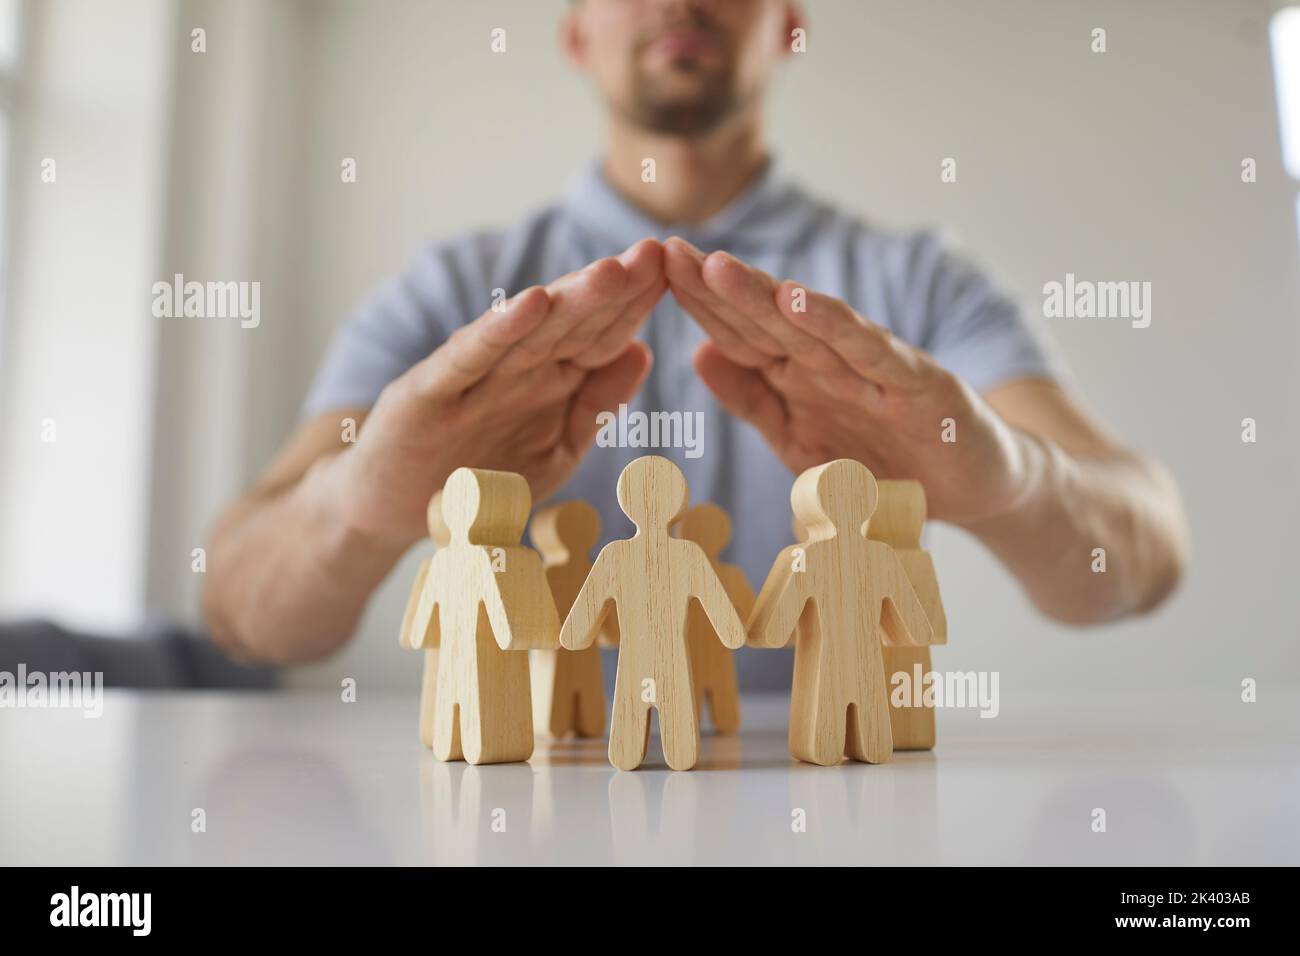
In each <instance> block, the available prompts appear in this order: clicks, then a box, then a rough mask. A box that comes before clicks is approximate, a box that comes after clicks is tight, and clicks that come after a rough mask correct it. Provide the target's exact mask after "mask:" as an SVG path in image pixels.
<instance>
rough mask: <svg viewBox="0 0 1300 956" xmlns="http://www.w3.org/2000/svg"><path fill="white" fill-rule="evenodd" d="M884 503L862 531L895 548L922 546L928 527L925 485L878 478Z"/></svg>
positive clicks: (906, 548)
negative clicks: (923, 531) (922, 531)
mask: <svg viewBox="0 0 1300 956" xmlns="http://www.w3.org/2000/svg"><path fill="white" fill-rule="evenodd" d="M877 486H878V488H879V493H880V507H878V508H877V509H876V513H875V514H874V515H872V516H871V520H870V521H868V522H867V523H866V524H864V525H863V526H862V533H863V534H869V535H870V536H871V537H872V538H873V539H874V540H876V541H883V542H884V543H885V544H887V545H889V546H890V547H891V548H896V549H901V550H914V549H917V548H920V547H921V529H922V528H924V527H925V488H924V487H922V485H921V483H920V482H919V481H891V480H888V479H884V480H881V481H879V482H877Z"/></svg>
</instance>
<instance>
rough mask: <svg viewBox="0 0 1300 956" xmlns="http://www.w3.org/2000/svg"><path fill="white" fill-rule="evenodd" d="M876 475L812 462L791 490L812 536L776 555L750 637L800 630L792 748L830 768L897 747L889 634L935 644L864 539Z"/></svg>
mask: <svg viewBox="0 0 1300 956" xmlns="http://www.w3.org/2000/svg"><path fill="white" fill-rule="evenodd" d="M876 494H877V491H876V479H875V478H874V477H873V476H872V474H871V472H870V471H869V470H868V469H867V467H866V466H865V465H863V464H862V463H861V462H857V461H853V460H851V459H847V458H841V459H839V460H837V461H832V462H828V463H827V464H824V465H818V466H817V467H815V468H810V469H808V470H807V471H805V472H804V473H803V474H802V475H800V476H799V477H798V478H797V479H796V480H795V483H794V487H793V488H792V489H791V491H790V503H791V504H792V505H793V507H794V513H795V517H797V518H798V519H799V521H800V522H801V523H802V524H803V526H804V527H805V528H806V529H807V531H808V538H807V540H806V541H804V542H802V543H800V544H793V545H790V546H789V547H788V548H786V549H785V550H783V551H782V552H781V553H780V554H779V555H777V558H776V562H775V563H774V564H773V565H772V570H771V572H770V573H769V574H768V577H767V581H766V582H765V583H764V585H763V587H762V590H760V591H759V594H758V600H757V602H756V603H755V606H754V613H753V615H752V616H751V618H750V622H749V642H750V643H751V644H753V645H755V646H758V647H781V646H783V645H784V644H785V643H786V642H787V641H788V640H789V638H790V635H791V634H792V633H794V632H795V630H796V628H798V634H797V640H796V644H795V658H794V686H793V687H792V689H791V695H790V752H791V754H793V755H794V756H795V757H796V758H797V759H799V760H804V761H807V762H809V763H815V764H821V765H823V766H830V765H832V764H836V763H839V762H840V760H841V759H842V758H843V757H844V756H846V755H847V756H848V757H850V758H852V759H854V760H860V761H863V762H866V763H884V762H885V761H887V760H888V759H889V757H890V755H891V753H892V752H893V744H892V735H891V732H890V724H889V698H888V691H887V688H886V685H885V673H884V662H883V659H882V655H881V642H882V639H889V640H900V641H905V642H907V643H909V644H929V643H930V641H931V640H932V639H933V632H932V630H931V628H930V622H929V621H928V620H927V619H926V616H925V611H924V609H923V608H922V607H921V602H920V600H919V599H918V598H917V596H916V592H915V591H914V590H913V589H912V585H911V584H910V583H908V580H907V575H906V572H905V571H904V570H903V566H902V563H901V562H900V561H899V560H898V557H897V556H896V555H895V554H894V552H893V549H892V548H890V547H889V545H887V544H882V543H881V542H879V541H871V540H868V539H867V538H866V537H864V536H863V533H862V529H863V527H864V525H865V524H866V522H867V521H868V519H870V517H871V515H872V513H873V512H874V511H875V510H876Z"/></svg>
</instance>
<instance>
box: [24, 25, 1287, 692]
mask: <svg viewBox="0 0 1300 956" xmlns="http://www.w3.org/2000/svg"><path fill="white" fill-rule="evenodd" d="M563 6H564V2H563V0H547V2H537V0H518V2H504V0H500V2H490V3H486V2H484V3H474V4H468V3H450V2H437V3H430V2H416V0H378V2H376V0H368V2H365V3H361V2H345V0H322V2H306V0H304V2H291V0H278V2H273V3H265V2H263V3H258V4H249V3H246V2H243V0H241V2H238V3H234V4H225V3H223V4H215V3H211V2H201V3H200V2H194V3H185V4H182V5H181V6H180V13H179V19H180V20H181V21H184V20H185V19H186V18H187V17H188V18H193V17H199V18H204V17H227V18H229V19H223V20H222V22H223V23H227V24H230V26H229V29H228V31H225V32H224V33H223V34H222V35H223V36H224V39H221V37H218V36H217V34H218V33H222V31H214V34H213V37H212V38H210V52H209V53H208V54H207V59H206V60H204V61H202V62H198V61H194V60H192V59H189V60H187V59H184V58H182V60H181V62H180V64H179V66H178V74H177V76H178V79H177V87H176V95H177V97H178V103H177V117H178V120H177V122H178V125H177V129H178V133H177V143H176V145H174V147H173V150H174V152H173V156H174V158H175V167H174V169H173V171H172V188H171V191H170V196H171V197H172V198H171V202H170V208H171V215H170V217H169V220H168V221H169V227H168V235H169V236H170V237H172V239H174V241H172V242H169V243H168V250H167V255H168V269H170V268H171V267H172V266H177V265H179V266H184V267H185V268H186V269H187V270H188V269H190V268H193V269H195V270H206V271H209V272H212V271H216V272H222V273H227V272H233V273H235V274H234V275H232V276H230V277H233V278H242V277H245V276H247V277H251V278H259V279H261V281H262V283H263V321H262V327H261V328H259V329H257V330H248V331H242V332H241V331H240V330H238V329H229V328H223V329H221V330H218V331H213V330H207V331H206V332H199V331H196V330H193V329H189V328H186V327H184V326H171V327H167V328H166V329H165V330H164V331H163V334H162V340H161V346H160V348H161V352H160V355H161V357H162V361H163V373H162V377H161V379H160V384H159V385H158V392H157V394H158V405H159V420H158V430H157V436H156V439H155V440H156V442H157V446H156V447H157V449H158V452H157V454H156V455H155V456H154V462H153V464H154V472H153V473H154V485H153V491H152V500H153V509H152V514H153V529H152V532H151V537H150V547H151V561H150V577H149V598H150V602H151V604H153V605H156V606H160V607H165V608H167V609H169V610H171V611H173V612H177V613H189V614H192V608H193V593H194V586H195V580H194V577H193V576H192V575H190V574H189V572H188V554H189V549H190V548H191V547H192V546H193V544H194V541H195V539H196V537H199V538H201V536H202V533H203V529H204V528H206V527H207V526H208V525H209V524H210V522H211V520H212V518H213V517H214V516H215V514H216V513H217V510H218V508H219V507H220V505H221V503H222V502H223V501H224V500H225V499H227V498H228V497H229V496H230V495H233V494H234V493H235V492H236V490H237V489H238V488H239V487H240V486H241V485H242V484H243V483H244V482H246V481H247V480H249V479H250V478H251V477H252V475H253V474H255V473H256V471H257V470H258V469H259V468H261V467H262V466H263V465H264V463H265V462H266V460H267V459H268V458H269V456H270V455H271V454H272V452H273V450H274V448H275V446H276V445H277V443H278V442H279V441H280V440H281V439H282V438H283V435H284V434H285V433H287V431H288V429H289V428H290V427H291V426H292V422H293V418H294V415H295V414H296V409H297V404H298V402H299V400H300V398H301V395H302V392H303V390H304V389H305V387H306V383H307V381H308V380H309V378H310V375H311V372H312V370H313V368H314V366H315V363H316V362H317V361H318V359H319V357H320V355H321V353H322V352H323V350H324V347H325V343H326V342H327V341H328V337H329V334H330V332H331V330H332V328H333V327H334V325H335V324H336V323H337V322H338V321H339V320H340V319H341V318H342V317H343V316H344V315H345V314H346V312H347V310H348V309H349V308H350V307H351V306H352V305H353V304H354V303H355V302H356V301H358V300H359V299H360V298H362V297H363V296H364V295H365V294H366V292H367V291H368V290H369V289H370V288H371V287H373V285H374V284H375V283H376V282H377V281H378V280H379V279H380V278H382V277H383V276H385V275H388V274H390V273H392V272H393V271H395V270H397V269H399V268H401V267H402V266H403V265H404V264H405V263H406V261H407V260H408V258H409V257H410V256H411V255H412V254H413V253H414V251H415V249H416V247H417V246H418V244H419V243H421V242H422V241H424V240H425V239H427V238H429V237H432V236H439V235H446V234H450V233H454V232H456V231H458V230H462V229H467V228H474V227H480V226H483V225H490V224H503V223H506V222H508V221H510V220H511V219H513V218H514V217H515V216H517V215H519V214H520V213H521V212H522V211H523V210H525V209H527V208H530V207H533V206H535V205H537V204H539V203H541V202H544V201H546V200H547V199H548V198H549V197H552V196H554V195H555V194H556V193H557V192H558V191H559V190H560V189H562V187H563V185H564V183H565V181H566V179H567V178H568V176H569V175H570V174H571V173H572V171H573V169H574V168H575V167H576V166H577V165H578V164H579V163H580V162H582V161H584V160H585V159H587V158H588V157H589V156H590V155H591V154H592V153H593V152H594V151H595V150H596V149H597V145H598V137H599V130H600V124H599V114H598V111H597V109H596V106H595V102H594V99H593V96H592V94H591V92H590V91H589V90H588V89H587V87H586V86H585V85H584V83H583V82H582V81H581V79H580V78H577V77H575V76H573V75H571V74H570V73H569V72H568V70H567V68H566V67H565V66H564V65H563V64H562V62H561V59H560V56H559V54H558V52H557V50H556V47H555V32H556V21H557V15H558V13H559V11H560V10H562V9H563ZM807 6H808V9H809V13H810V17H811V31H810V43H809V52H808V53H807V54H805V55H803V56H802V57H798V58H795V60H794V61H793V62H791V63H790V64H789V66H788V67H787V69H786V71H785V74H784V76H783V77H782V79H781V82H780V84H779V87H778V89H777V90H776V91H775V94H774V97H773V101H772V103H771V111H770V115H771V130H772V136H773V143H774V146H775V148H776V149H777V150H778V151H779V152H780V153H781V154H782V155H783V157H784V159H785V160H786V162H787V163H788V165H790V166H791V167H792V168H793V170H794V171H795V172H796V173H798V174H799V175H800V176H801V177H802V178H803V179H804V180H805V181H806V182H808V183H810V184H813V186H814V188H815V189H816V190H817V191H819V192H820V193H822V194H824V195H827V196H829V197H831V198H834V199H836V200H838V201H839V202H841V203H843V204H844V205H845V206H846V207H848V208H850V209H854V210H857V211H859V212H860V213H862V214H863V215H865V216H867V217H869V218H870V219H873V220H875V221H878V222H881V223H883V224H885V225H889V226H897V227H912V226H918V225H936V224H938V225H943V226H946V227H949V228H950V230H951V231H953V232H954V233H955V234H956V235H957V236H959V237H960V238H961V240H962V241H963V242H964V244H965V245H966V247H967V248H968V249H969V250H970V252H971V254H972V255H973V256H974V257H975V258H976V259H977V260H978V261H980V262H982V263H983V264H985V265H986V266H988V267H989V268H990V269H991V270H992V271H993V272H994V273H995V274H996V275H997V276H998V277H999V278H1000V279H1002V280H1003V281H1004V282H1005V283H1006V284H1007V285H1008V286H1009V287H1010V288H1011V289H1012V290H1014V291H1015V292H1016V293H1017V294H1018V295H1019V296H1020V297H1021V298H1022V300H1023V301H1024V302H1025V304H1026V307H1027V308H1028V309H1030V310H1034V311H1036V310H1038V309H1039V308H1040V305H1039V303H1040V302H1041V293H1040V290H1041V288H1042V285H1043V283H1044V282H1047V281H1049V280H1052V279H1060V278H1062V277H1063V276H1064V274H1065V273H1066V272H1067V271H1069V272H1074V273H1076V274H1077V275H1079V276H1081V277H1092V278H1102V279H1137V280H1149V281H1151V282H1152V283H1153V284H1154V292H1153V300H1154V309H1155V313H1154V320H1153V323H1152V326H1151V327H1150V328H1149V329H1145V330H1133V329H1130V328H1128V327H1127V326H1125V325H1123V324H1106V323H1101V324H1069V323H1065V322H1060V323H1055V324H1053V331H1054V332H1055V334H1056V337H1057V339H1058V341H1059V342H1060V343H1061V345H1062V347H1063V349H1064V351H1065V353H1066V355H1067V356H1068V358H1069V360H1070V361H1071V363H1072V364H1073V367H1074V369H1075V372H1076V377H1077V380H1078V383H1079V386H1080V388H1081V389H1082V390H1083V392H1084V393H1085V394H1086V395H1087V396H1088V398H1089V400H1090V401H1091V403H1092V405H1093V406H1094V407H1095V408H1096V409H1097V410H1098V411H1099V412H1100V414H1101V415H1102V416H1103V417H1105V418H1106V419H1107V420H1109V421H1110V422H1112V423H1113V424H1114V425H1115V426H1116V427H1117V429H1118V430H1119V431H1120V432H1121V433H1122V434H1123V436H1124V437H1125V438H1127V439H1128V440H1129V441H1130V442H1131V443H1133V444H1134V445H1137V446H1139V447H1142V448H1144V449H1148V450H1150V451H1152V452H1154V453H1156V454H1158V455H1160V456H1161V457H1162V458H1164V460H1165V461H1166V462H1167V463H1169V465H1170V466H1171V467H1172V468H1173V470H1174V472H1175V473H1176V474H1177V476H1178V478H1179V480H1180V481H1181V483H1182V486H1183V489H1184V493H1185V495H1186V499H1187V508H1188V511H1189V513H1190V515H1191V520H1192V526H1193V534H1194V547H1195V556H1194V563H1193V567H1192V570H1191V574H1190V576H1189V578H1188V580H1187V581H1186V583H1185V585H1184V587H1183V589H1182V591H1181V593H1180V594H1179V595H1178V597H1177V598H1176V599H1175V600H1174V601H1173V602H1172V603H1171V604H1170V605H1169V606H1168V607H1167V608H1166V609H1165V610H1163V611H1162V612H1160V613H1159V614H1158V615H1156V616H1154V617H1152V618H1150V619H1146V620H1142V621H1135V622H1131V623H1127V624H1124V625H1122V626H1118V627H1114V628H1108V629H1104V630H1101V631H1088V632H1079V633H1073V632H1069V631H1066V630H1064V629H1062V628H1058V627H1055V626H1053V625H1051V624H1048V623H1046V622H1043V621H1042V620H1040V619H1039V618H1037V617H1036V616H1035V615H1034V614H1033V612H1032V611H1031V610H1030V609H1029V608H1028V607H1027V605H1026V602H1025V601H1024V600H1023V598H1022V597H1021V596H1020V595H1019V593H1018V591H1017V589H1016V587H1015V585H1014V583H1013V582H1011V581H1010V580H1009V579H1008V578H1007V576H1006V575H1005V574H1004V573H1003V572H1002V571H1001V570H1000V569H999V568H998V567H997V566H996V565H995V564H994V563H993V562H992V561H991V559H989V558H988V557H987V556H986V555H985V554H983V552H982V551H981V550H980V549H979V548H978V546H977V545H975V544H973V543H972V542H971V541H969V540H968V539H966V538H964V537H963V536H961V535H960V534H957V533H955V532H951V531H947V530H945V529H939V531H938V532H937V533H936V534H935V535H934V536H933V547H934V550H935V553H936V560H937V562H938V566H939V572H940V575H941V580H942V584H943V587H944V590H945V594H946V598H947V603H948V606H949V618H950V621H951V622H952V638H951V640H952V643H951V645H950V647H948V648H946V649H945V650H943V651H941V652H939V655H938V657H937V660H938V662H939V663H940V665H941V666H944V667H962V668H981V669H999V670H1001V671H1002V673H1003V681H1004V686H1006V687H1007V688H1008V689H1009V688H1012V687H1014V686H1017V685H1029V684H1041V683H1044V682H1046V683H1048V684H1051V685H1057V684H1060V685H1069V686H1082V687H1089V686H1100V685H1103V684H1127V685H1139V684H1155V685H1168V684H1174V685H1177V684H1182V683H1187V682H1197V683H1207V682H1214V683H1219V684H1221V685H1222V686H1223V687H1224V693H1233V690H1234V688H1235V687H1236V686H1237V684H1238V682H1239V680H1240V678H1241V677H1243V676H1254V677H1257V678H1261V679H1275V678H1279V677H1284V676H1285V677H1289V678H1292V679H1294V678H1295V677H1296V676H1298V675H1300V662H1298V658H1300V655H1297V654H1296V652H1295V647H1294V630H1295V628H1294V623H1293V619H1294V616H1293V608H1294V605H1295V599H1294V596H1293V595H1292V594H1291V588H1292V586H1293V585H1292V582H1293V581H1294V580H1295V575H1296V571H1297V561H1296V558H1295V556H1294V555H1295V551H1294V548H1293V547H1291V542H1292V541H1293V540H1294V537H1295V534H1296V532H1297V531H1298V530H1300V527H1297V520H1296V506H1295V499H1294V494H1295V492H1294V489H1295V488H1296V485H1297V483H1296V478H1297V474H1296V472H1297V467H1296V465H1297V462H1296V448H1297V443H1296V437H1297V435H1296V424H1297V423H1296V414H1295V412H1296V405H1297V394H1296V386H1295V382H1296V378H1297V376H1296V374H1295V368H1296V361H1297V340H1296V320H1297V317H1298V316H1300V288H1298V283H1297V278H1298V276H1297V244H1296V224H1295V219H1294V216H1295V198H1294V194H1295V186H1294V184H1292V183H1290V182H1288V181H1287V179H1286V176H1285V174H1284V172H1283V171H1282V168H1281V164H1280V157H1279V145H1278V135H1277V130H1276V121H1275V114H1274V97H1273V90H1272V77H1271V67H1270V63H1269V60H1268V44H1267V22H1268V14H1269V12H1270V11H1271V10H1272V9H1273V6H1274V5H1273V4H1272V3H1269V2H1262V0H1253V2H1251V0H1243V2H1232V3H1229V2H1226V0H1225V2H1174V0H1165V2H1157V0H1153V2H1148V3H1144V4H1130V3H1120V2H1112V3H1097V2H1090V3H1086V4H1085V3H1052V4H1044V3H1035V2H1032V0H1009V2H999V3H996V4H979V5H975V4H969V3H961V2H955V0H954V2H932V0H912V2H908V3H884V2H859V0H813V2H811V3H809V4H807ZM495 26H503V27H505V28H506V29H507V31H508V49H509V52H508V53H507V54H506V55H504V56H499V55H493V54H491V53H490V52H489V50H488V34H489V30H490V29H491V28H492V27H495ZM1094 26H1102V27H1105V28H1106V29H1107V31H1108V47H1109V49H1108V52H1107V53H1105V54H1101V55H1098V54H1092V53H1091V52H1089V31H1090V30H1091V29H1092V28H1093V27H1094ZM176 29H177V32H181V31H183V32H185V33H186V34H187V33H188V30H187V29H185V27H184V23H183V22H182V23H180V24H178V26H177V28H176ZM215 40H220V42H214V41H215ZM187 108H188V109H193V110H195V111H196V112H192V113H190V114H188V122H187V119H186V113H185V110H186V109H187ZM345 156H351V157H355V158H356V159H357V161H358V167H359V181H358V182H357V183H356V184H353V185H344V184H342V183H341V182H340V181H339V162H340V160H341V159H342V158H343V157H345ZM947 156H951V157H954V158H956V159H957V162H958V182H957V183H956V184H948V185H944V184H941V183H940V181H939V175H938V172H939V162H940V160H941V159H942V158H943V157H947ZM1245 156H1251V157H1254V158H1255V159H1256V160H1257V161H1258V168H1259V181H1258V182H1257V183H1254V184H1251V185H1247V184H1243V183H1242V182H1241V181H1240V161H1241V159H1242V157H1245ZM125 214H126V213H124V215H125ZM89 255H90V252H89V250H87V251H85V252H82V253H81V256H82V257H89ZM67 261H80V260H79V259H70V260H67ZM164 274H166V273H164ZM204 336H206V338H205V337H204ZM1248 415H1249V416H1253V417H1255V418H1257V419H1258V421H1259V427H1260V441H1259V443H1258V444H1256V445H1243V444H1242V443H1241V442H1240V440H1239V427H1240V421H1241V419H1242V418H1243V417H1244V416H1248ZM26 467H29V468H30V467H31V466H26ZM129 490H130V489H122V494H123V495H126V496H129ZM0 505H3V507H4V508H5V509H6V511H5V512H3V513H4V514H6V515H8V514H10V513H12V512H14V511H15V510H16V509H18V507H19V506H18V505H16V504H15V503H14V502H13V501H12V500H10V499H5V500H4V501H0ZM5 536H6V539H8V537H9V534H8V531H7V530H6V532H5ZM10 550H13V549H10ZM411 574H412V563H411V562H410V561H408V562H407V563H406V564H404V565H403V566H402V567H401V568H400V569H399V571H398V573H397V574H396V575H394V577H393V578H392V579H391V580H390V581H389V582H388V584H387V585H386V586H385V587H384V589H383V590H382V592H381V594H380V596H379V597H378V599H377V600H376V601H375V603H374V604H373V606H372V608H371V610H370V612H369V613H368V615H367V617H366V620H365V623H364V625H363V627H362V630H361V633H360V634H359V636H358V639H357V640H356V641H354V642H353V644H352V645H351V647H350V648H349V649H348V650H347V651H346V652H344V654H342V655H341V656H340V657H338V658H336V659H334V660H332V661H330V662H327V663H326V664H324V665H320V666H317V667H313V668H307V669H304V671H303V672H302V673H301V674H300V675H298V680H300V681H304V682H308V683H321V684H333V685H334V686H337V680H338V678H339V677H340V676H341V675H343V674H347V675H352V676H356V677H359V678H361V679H362V680H363V681H365V682H370V683H371V684H372V685H373V684H374V683H389V682H398V683H401V684H403V685H405V686H409V687H414V686H415V683H416V681H417V677H416V674H417V669H418V664H417V663H416V660H415V657H416V655H411V654H409V653H403V652H401V651H400V650H398V649H397V647H396V641H395V638H394V634H395V633H396V623H397V618H398V615H399V614H400V610H401V602H402V600H403V598H404V596H405V591H406V588H407V583H408V582H409V580H410V577H411ZM1008 699H1011V698H1008Z"/></svg>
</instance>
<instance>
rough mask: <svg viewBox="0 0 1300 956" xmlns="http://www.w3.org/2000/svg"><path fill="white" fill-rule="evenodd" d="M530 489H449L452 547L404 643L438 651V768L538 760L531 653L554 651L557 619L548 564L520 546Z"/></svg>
mask: <svg viewBox="0 0 1300 956" xmlns="http://www.w3.org/2000/svg"><path fill="white" fill-rule="evenodd" d="M530 505H531V498H530V495H529V492H528V483H527V482H526V481H525V480H524V479H523V477H522V476H520V475H517V474H514V473H512V472H502V471H486V470H480V469H471V468H458V469H456V470H455V471H454V472H452V474H451V476H450V477H449V478H448V479H447V484H446V486H445V487H444V488H443V499H442V508H441V513H442V516H443V518H444V519H445V520H446V524H447V527H448V529H449V531H450V535H451V540H450V542H449V543H448V545H447V546H446V547H445V548H442V549H440V550H439V551H438V552H437V553H436V554H435V555H434V556H433V558H432V559H431V560H430V563H429V567H428V570H427V571H426V573H425V579H424V585H423V587H422V589H421V591H420V599H419V601H418V602H417V605H416V610H415V612H414V617H413V619H412V621H411V623H410V628H409V630H408V631H406V633H407V634H408V635H409V636H408V640H414V639H416V638H418V639H419V642H418V643H417V644H415V646H416V647H427V646H431V645H432V646H437V647H438V650H439V657H438V662H437V674H436V682H437V686H436V689H435V692H434V706H433V711H434V716H433V730H432V742H433V753H434V756H436V757H437V758H438V759H439V760H460V759H464V760H465V761H467V762H469V763H472V764H484V763H505V762H510V761H519V760H527V759H528V758H529V757H530V756H531V755H532V752H533V719H532V701H531V694H530V688H529V676H528V655H527V654H523V653H519V651H526V650H540V649H547V648H554V647H556V645H557V641H558V635H559V615H558V614H557V613H556V610H555V602H554V600H553V599H552V598H551V591H550V587H549V586H548V585H547V582H546V575H545V572H544V571H543V569H542V561H541V557H540V555H538V554H537V552H536V551H534V550H533V549H532V548H529V547H526V546H524V545H521V544H520V543H519V539H520V536H521V535H522V533H523V530H524V525H525V524H526V523H527V521H528V510H529V507H530Z"/></svg>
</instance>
